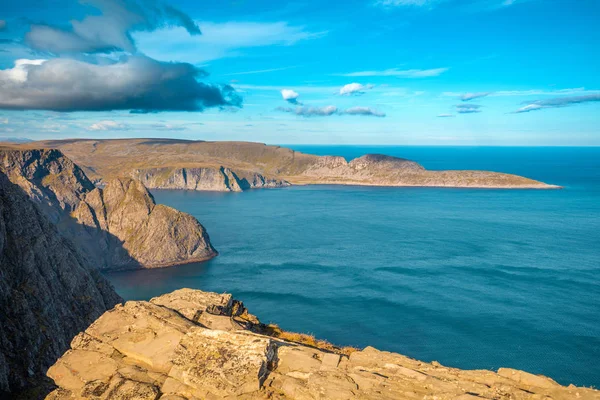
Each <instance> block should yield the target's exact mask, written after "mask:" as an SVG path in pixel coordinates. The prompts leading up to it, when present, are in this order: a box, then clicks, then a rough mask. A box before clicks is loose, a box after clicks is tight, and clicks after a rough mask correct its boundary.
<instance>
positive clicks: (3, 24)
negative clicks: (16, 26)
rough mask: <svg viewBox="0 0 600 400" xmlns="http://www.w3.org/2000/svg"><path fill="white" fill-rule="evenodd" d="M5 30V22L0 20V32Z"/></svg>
mask: <svg viewBox="0 0 600 400" xmlns="http://www.w3.org/2000/svg"><path fill="white" fill-rule="evenodd" d="M5 29H6V21H5V20H3V19H0V31H3V30H5Z"/></svg>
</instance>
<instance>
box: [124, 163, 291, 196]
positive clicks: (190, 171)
mask: <svg viewBox="0 0 600 400" xmlns="http://www.w3.org/2000/svg"><path fill="white" fill-rule="evenodd" d="M131 177H132V178H134V179H138V180H140V181H141V182H142V183H143V184H144V185H145V186H146V187H148V188H150V189H186V190H207V191H218V192H242V191H244V190H248V189H259V188H276V187H284V186H289V185H290V184H289V183H288V182H286V181H282V180H277V179H269V178H265V177H264V176H262V175H261V174H259V173H256V172H247V171H242V172H237V173H236V172H234V171H232V170H231V169H229V168H224V167H219V168H211V167H205V168H169V167H164V168H146V169H135V170H133V171H132V172H131Z"/></svg>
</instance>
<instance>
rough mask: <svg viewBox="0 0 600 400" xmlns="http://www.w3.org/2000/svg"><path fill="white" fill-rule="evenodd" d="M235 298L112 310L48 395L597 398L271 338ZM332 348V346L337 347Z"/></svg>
mask: <svg viewBox="0 0 600 400" xmlns="http://www.w3.org/2000/svg"><path fill="white" fill-rule="evenodd" d="M267 332H268V330H267V329H265V326H264V325H262V324H260V323H259V322H258V320H257V319H256V317H254V316H252V315H250V314H248V312H247V310H246V309H245V308H244V307H243V305H242V304H241V303H240V302H238V301H236V300H233V299H232V297H231V295H227V294H216V293H205V292H201V291H197V290H190V289H181V290H178V291H176V292H173V293H171V294H168V295H164V296H161V297H157V298H154V299H152V300H151V301H150V302H143V301H136V302H133V301H132V302H127V303H125V305H119V306H117V307H115V308H114V309H113V310H111V311H108V312H106V313H105V314H104V315H102V316H101V317H100V318H99V319H98V320H97V321H96V322H94V323H93V324H92V325H91V326H90V327H89V328H88V329H87V330H86V331H85V332H84V333H81V334H80V335H78V336H77V337H76V338H75V339H74V340H73V342H72V343H71V350H69V351H68V352H66V353H65V354H64V355H63V357H62V358H60V360H58V362H57V363H56V364H55V365H54V366H52V368H50V370H49V371H48V376H49V377H50V378H52V379H53V380H54V381H55V383H56V384H57V385H58V386H59V388H58V389H57V390H55V391H54V392H52V393H51V394H50V395H49V396H48V398H47V399H49V400H66V399H140V400H143V399H148V400H150V399H152V400H154V399H158V398H160V399H165V400H166V399H178V400H181V399H187V400H195V399H218V398H243V399H266V398H270V399H281V400H284V399H353V398H356V399H378V400H383V399H439V400H445V399H463V400H467V399H474V400H475V399H515V400H519V399H533V398H536V399H538V398H539V399H550V398H552V399H573V398H578V399H599V398H600V392H598V391H595V390H592V389H585V388H577V387H574V386H569V387H564V386H561V385H559V384H557V383H556V382H554V381H553V380H551V379H549V378H546V377H543V376H537V375H533V374H529V373H527V372H523V371H517V370H513V369H507V368H501V369H500V370H499V371H498V372H497V373H496V372H492V371H485V370H480V371H464V370H459V369H455V368H448V367H444V366H441V365H440V364H439V363H436V362H433V363H425V362H420V361H417V360H413V359H410V358H408V357H404V356H402V355H400V354H395V353H388V352H383V351H378V350H376V349H374V348H372V347H367V348H366V349H364V350H362V351H354V352H351V353H350V354H349V356H348V355H342V354H339V352H336V351H327V350H323V349H320V348H317V347H314V346H313V347H310V346H306V345H302V344H300V343H297V342H290V341H285V340H282V339H280V338H275V337H273V336H268V335H265V334H263V333H267ZM334 350H335V349H334Z"/></svg>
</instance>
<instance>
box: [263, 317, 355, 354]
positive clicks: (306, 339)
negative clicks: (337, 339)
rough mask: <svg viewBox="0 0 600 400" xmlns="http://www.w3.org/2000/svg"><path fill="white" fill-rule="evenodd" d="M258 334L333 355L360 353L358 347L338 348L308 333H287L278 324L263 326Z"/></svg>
mask: <svg viewBox="0 0 600 400" xmlns="http://www.w3.org/2000/svg"><path fill="white" fill-rule="evenodd" d="M257 333H260V334H262V335H265V336H271V337H274V338H277V339H282V340H285V341H288V342H293V343H298V344H302V345H305V346H309V347H314V348H317V349H320V350H325V351H329V352H332V353H337V354H342V355H346V356H349V355H350V354H352V353H354V352H355V351H359V349H357V348H356V347H351V346H345V347H338V346H335V345H333V344H331V343H329V342H328V341H326V340H320V339H316V338H315V337H314V335H309V334H306V333H296V332H287V331H284V330H283V329H281V328H280V327H279V326H278V325H276V324H268V325H264V324H261V326H260V327H259V329H257Z"/></svg>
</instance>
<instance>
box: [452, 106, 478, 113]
mask: <svg viewBox="0 0 600 400" xmlns="http://www.w3.org/2000/svg"><path fill="white" fill-rule="evenodd" d="M455 107H456V112H457V113H459V114H474V113H480V112H481V106H480V105H477V104H457V105H456V106H455Z"/></svg>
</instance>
